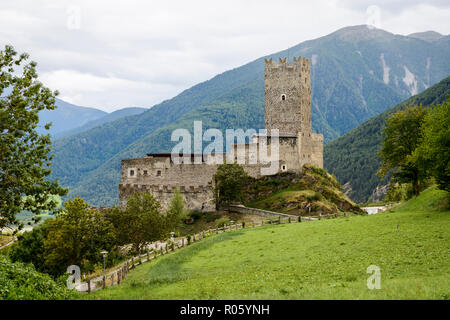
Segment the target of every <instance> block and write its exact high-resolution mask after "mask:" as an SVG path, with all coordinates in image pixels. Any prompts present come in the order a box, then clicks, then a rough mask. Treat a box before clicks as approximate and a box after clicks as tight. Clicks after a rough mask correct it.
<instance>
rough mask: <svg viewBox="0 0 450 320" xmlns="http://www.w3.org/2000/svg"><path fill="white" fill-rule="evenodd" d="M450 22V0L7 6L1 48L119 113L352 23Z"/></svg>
mask: <svg viewBox="0 0 450 320" xmlns="http://www.w3.org/2000/svg"><path fill="white" fill-rule="evenodd" d="M448 17H450V1H449V0H445V1H443V0H435V1H434V0H428V1H417V0H407V1H406V0H390V1H388V0H385V1H366V0H359V1H357V0H314V1H310V0H308V1H299V0H296V1H294V0H286V1H283V0H277V1H266V0H245V1H243V0H239V1H235V0H226V1H224V0H222V1H216V0H208V1H201V0H189V1H186V0H180V1H178V0H176V1H175V0H164V1H162V0H159V1H153V0H148V1H142V0H141V1H137V0H126V1H116V0H95V1H93V0H90V1H82V0H79V1H78V0H72V1H66V0H52V1H50V0H48V1H45V0H41V1H37V0H28V1H25V0H24V1H22V0H0V48H3V47H4V46H5V45H6V44H10V45H13V46H14V48H15V49H16V51H18V52H20V53H21V52H27V53H29V54H30V56H31V59H32V60H34V61H36V62H37V63H38V73H39V79H40V80H41V81H42V82H43V83H44V84H45V85H46V86H48V87H49V88H51V89H52V90H58V91H59V92H60V96H59V98H61V99H63V100H65V101H67V102H70V103H73V104H77V105H81V106H88V107H95V108H98V109H101V110H104V111H107V112H111V111H114V110H117V109H120V108H123V107H132V106H133V107H151V106H153V105H155V104H157V103H160V102H162V101H163V100H166V99H170V98H172V97H174V96H176V95H177V94H179V93H181V92H182V91H183V90H186V89H188V88H190V87H191V86H193V85H195V84H197V83H199V82H202V81H206V80H208V79H210V78H212V77H214V76H215V75H217V74H219V73H222V72H225V71H227V70H229V69H232V68H237V67H239V66H241V65H243V64H246V63H248V62H251V61H253V60H255V59H257V58H260V57H262V56H265V55H268V54H271V53H274V52H278V51H281V50H284V49H286V48H288V47H291V46H294V45H296V44H298V43H301V42H303V41H305V40H310V39H315V38H318V37H321V36H324V35H327V34H329V33H331V32H334V31H336V30H338V29H340V28H343V27H346V26H351V25H361V24H370V25H374V26H376V27H377V28H381V29H384V30H386V31H389V32H392V33H395V34H403V35H407V34H410V33H413V32H422V31H428V30H434V31H437V32H439V33H441V34H445V35H446V34H449V33H450V23H449V19H448Z"/></svg>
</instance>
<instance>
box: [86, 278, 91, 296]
mask: <svg viewBox="0 0 450 320" xmlns="http://www.w3.org/2000/svg"><path fill="white" fill-rule="evenodd" d="M87 285H88V293H91V279H87Z"/></svg>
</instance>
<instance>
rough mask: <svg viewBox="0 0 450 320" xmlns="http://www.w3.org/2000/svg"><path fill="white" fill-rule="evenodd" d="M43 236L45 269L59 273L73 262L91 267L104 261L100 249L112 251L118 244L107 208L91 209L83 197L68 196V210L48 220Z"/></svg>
mask: <svg viewBox="0 0 450 320" xmlns="http://www.w3.org/2000/svg"><path fill="white" fill-rule="evenodd" d="M48 221H50V225H49V226H48V228H49V230H48V234H47V237H46V238H45V239H44V258H45V271H46V272H48V273H50V274H52V275H59V274H62V273H64V272H65V271H66V269H67V267H68V266H70V265H78V266H79V267H80V268H81V270H82V271H83V272H86V271H92V270H93V268H94V265H95V264H96V263H100V262H101V261H102V259H103V258H102V255H101V254H100V251H102V250H107V251H113V250H114V249H115V245H116V239H115V235H114V229H113V225H112V223H111V222H110V221H109V220H108V219H107V218H106V216H105V213H104V212H100V211H98V210H95V209H90V208H89V205H88V204H87V203H86V202H84V200H83V199H81V198H78V197H77V198H75V199H73V200H68V201H67V202H66V203H65V212H64V213H62V214H61V215H59V216H58V217H57V218H56V219H53V220H48Z"/></svg>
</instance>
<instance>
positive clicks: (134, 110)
mask: <svg viewBox="0 0 450 320" xmlns="http://www.w3.org/2000/svg"><path fill="white" fill-rule="evenodd" d="M146 110H148V109H147V108H138V107H129V108H123V109H119V110H116V111H113V112H111V113H106V115H103V116H102V117H100V118H98V119H95V120H92V121H89V122H88V123H86V124H83V125H81V126H78V127H75V129H71V130H65V131H61V132H57V133H55V134H54V135H53V138H55V139H57V138H62V137H65V136H71V135H74V134H77V133H80V132H83V131H86V130H89V129H92V128H95V127H98V126H101V125H103V124H105V123H107V122H111V121H114V120H117V119H120V118H123V117H128V116H133V115H137V114H140V113H142V112H144V111H146Z"/></svg>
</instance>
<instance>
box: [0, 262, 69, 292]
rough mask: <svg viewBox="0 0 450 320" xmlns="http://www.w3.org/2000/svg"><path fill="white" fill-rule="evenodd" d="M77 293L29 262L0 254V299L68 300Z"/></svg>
mask: <svg viewBox="0 0 450 320" xmlns="http://www.w3.org/2000/svg"><path fill="white" fill-rule="evenodd" d="M77 297H78V294H77V293H76V292H74V291H70V290H69V289H67V288H66V286H65V283H62V282H59V281H54V280H53V279H51V278H50V277H49V275H47V274H42V273H39V272H37V271H36V270H35V268H34V267H33V266H32V265H30V264H23V263H21V262H11V261H10V260H9V259H7V258H5V257H2V256H0V300H59V299H61V300H68V299H75V298H77Z"/></svg>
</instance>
